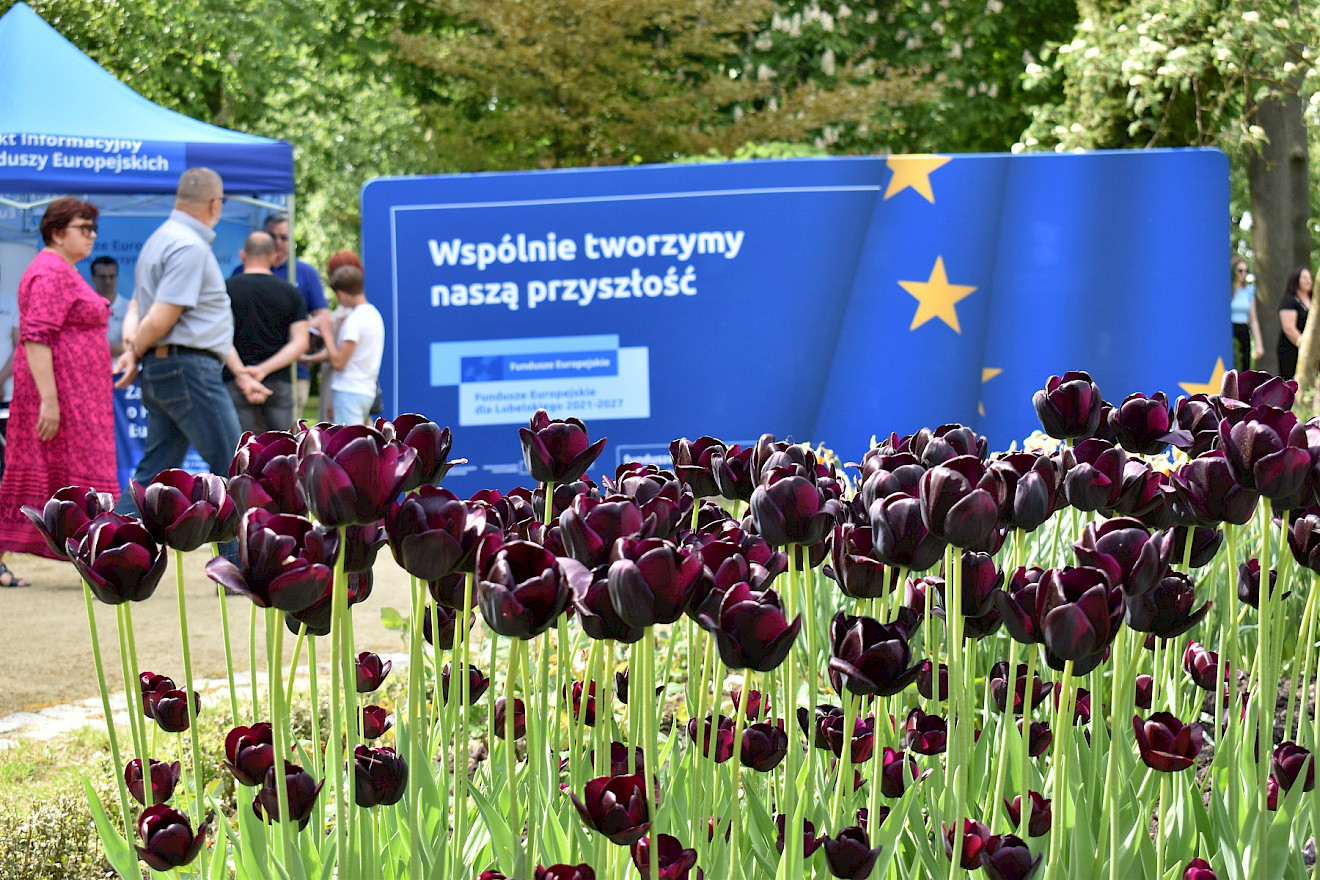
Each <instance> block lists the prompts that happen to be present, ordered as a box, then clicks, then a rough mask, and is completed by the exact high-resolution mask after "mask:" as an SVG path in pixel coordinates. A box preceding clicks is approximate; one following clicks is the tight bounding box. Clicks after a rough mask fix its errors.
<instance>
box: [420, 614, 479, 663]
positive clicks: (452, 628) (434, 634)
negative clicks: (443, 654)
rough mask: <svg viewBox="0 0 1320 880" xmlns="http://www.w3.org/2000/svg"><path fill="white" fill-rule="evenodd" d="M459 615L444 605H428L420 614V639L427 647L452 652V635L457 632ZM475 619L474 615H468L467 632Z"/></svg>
mask: <svg viewBox="0 0 1320 880" xmlns="http://www.w3.org/2000/svg"><path fill="white" fill-rule="evenodd" d="M461 613H462V612H459V611H455V610H454V609H452V608H446V607H445V606H444V605H434V606H433V605H431V604H429V603H428V604H427V606H426V608H425V610H424V611H423V612H422V638H423V639H425V640H426V643H427V644H428V645H431V646H433V647H435V648H436V649H438V650H441V651H449V650H452V649H453V647H454V635H455V634H456V633H457V631H458V616H459V614H461ZM476 619H477V616H476V615H475V614H469V615H468V620H467V628H468V630H471V629H472V624H473V623H474V622H475V621H476Z"/></svg>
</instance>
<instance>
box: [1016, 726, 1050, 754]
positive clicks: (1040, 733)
mask: <svg viewBox="0 0 1320 880" xmlns="http://www.w3.org/2000/svg"><path fill="white" fill-rule="evenodd" d="M1017 729H1018V733H1019V734H1021V733H1022V719H1021V718H1019V719H1018V720H1017ZM1053 742H1054V731H1052V730H1050V726H1049V725H1048V724H1046V723H1045V722H1044V721H1033V722H1031V727H1029V728H1028V729H1027V755H1029V756H1030V757H1032V758H1039V757H1042V756H1043V755H1044V754H1045V753H1046V752H1048V751H1049V750H1050V744H1051V743H1053Z"/></svg>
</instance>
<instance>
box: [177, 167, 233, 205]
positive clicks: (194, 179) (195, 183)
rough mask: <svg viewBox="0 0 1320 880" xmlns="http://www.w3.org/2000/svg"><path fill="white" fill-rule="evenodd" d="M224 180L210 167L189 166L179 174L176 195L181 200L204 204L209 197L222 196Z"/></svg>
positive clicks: (216, 197)
mask: <svg viewBox="0 0 1320 880" xmlns="http://www.w3.org/2000/svg"><path fill="white" fill-rule="evenodd" d="M224 194H225V182H224V181H223V180H221V179H220V175H219V174H216V173H215V172H214V171H212V170H211V169H210V168H201V167H198V168H189V169H188V170H187V171H185V172H183V174H182V175H180V176H179V189H178V191H177V193H176V197H177V198H178V200H179V201H181V202H188V203H189V204H193V205H204V204H206V203H207V202H209V201H210V200H211V199H219V198H223V197H224Z"/></svg>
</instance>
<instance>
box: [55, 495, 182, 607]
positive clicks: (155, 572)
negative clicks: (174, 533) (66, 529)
mask: <svg viewBox="0 0 1320 880" xmlns="http://www.w3.org/2000/svg"><path fill="white" fill-rule="evenodd" d="M65 552H67V553H68V556H69V559H70V560H71V561H72V562H73V567H74V568H76V569H78V574H80V575H82V577H83V580H85V581H86V582H87V586H88V587H90V588H91V591H92V594H93V595H95V596H96V598H97V599H100V600H101V601H102V602H104V603H105V604H107V605H122V604H123V603H125V602H141V601H144V600H146V599H149V598H150V597H151V594H152V593H154V592H156V587H157V585H159V584H160V579H161V576H162V575H163V574H165V563H166V556H167V554H166V553H165V548H164V547H161V546H158V545H157V544H156V542H155V541H154V540H152V537H151V535H150V534H149V533H148V532H147V530H146V527H145V526H143V525H142V524H141V523H140V522H138V521H137V520H135V519H131V518H129V517H126V516H121V515H119V514H117V513H114V512H111V513H102V514H100V515H99V516H97V517H96V518H95V519H93V520H92V521H91V522H89V523H88V524H87V526H86V528H85V529H82V530H80V531H79V532H78V537H77V538H69V539H68V541H67V542H66V544H65Z"/></svg>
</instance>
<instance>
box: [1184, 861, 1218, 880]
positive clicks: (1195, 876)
mask: <svg viewBox="0 0 1320 880" xmlns="http://www.w3.org/2000/svg"><path fill="white" fill-rule="evenodd" d="M1182 880H1219V878H1217V877H1216V876H1215V869H1214V868H1212V867H1210V863H1209V862H1207V861H1206V860H1205V859H1192V860H1191V861H1190V862H1188V863H1187V868H1186V869H1185V870H1184V871H1183V876H1182Z"/></svg>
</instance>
